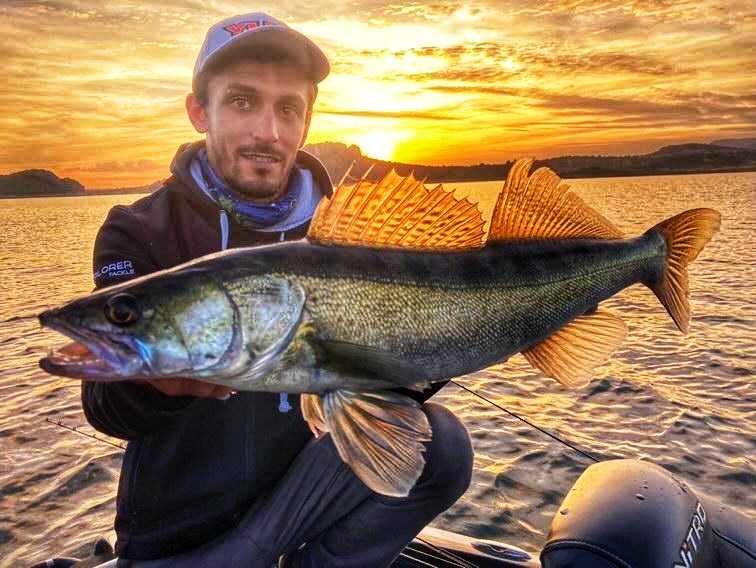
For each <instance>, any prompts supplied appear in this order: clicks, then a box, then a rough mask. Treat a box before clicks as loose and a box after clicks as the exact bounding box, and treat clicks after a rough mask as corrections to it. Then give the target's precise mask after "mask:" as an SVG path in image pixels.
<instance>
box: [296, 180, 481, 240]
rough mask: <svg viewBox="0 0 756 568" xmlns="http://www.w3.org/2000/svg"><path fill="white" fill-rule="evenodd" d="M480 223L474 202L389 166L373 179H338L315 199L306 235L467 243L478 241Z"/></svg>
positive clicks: (324, 238) (316, 237)
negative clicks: (331, 190) (325, 194)
mask: <svg viewBox="0 0 756 568" xmlns="http://www.w3.org/2000/svg"><path fill="white" fill-rule="evenodd" d="M483 226H484V221H483V217H482V215H481V213H480V210H479V209H478V206H477V205H476V204H475V203H472V202H471V201H468V200H467V199H459V198H457V197H456V196H455V195H454V193H453V192H450V191H446V190H445V189H444V188H443V187H442V186H441V185H437V186H436V187H434V188H430V189H429V188H427V187H425V184H424V183H423V182H422V181H418V180H417V179H415V177H414V176H413V175H412V174H410V175H409V176H406V177H403V176H400V175H398V174H397V173H396V172H395V171H393V170H392V171H390V172H389V173H388V174H386V176H384V177H383V178H382V179H381V180H380V181H378V182H373V181H370V180H368V179H366V178H365V177H363V178H362V179H360V180H358V181H356V182H355V183H353V184H349V185H346V184H343V183H342V184H341V185H339V187H337V188H336V190H335V191H334V194H333V196H332V197H331V198H330V199H322V200H321V201H320V204H319V205H318V208H317V210H316V211H315V215H314V217H313V219H312V223H311V224H310V230H309V233H308V235H307V237H308V238H309V239H310V240H311V241H313V242H317V243H321V244H340V245H347V244H349V245H362V246H380V247H386V248H412V249H447V250H448V249H469V248H479V247H481V246H483V242H484V240H485V233H484V232H483Z"/></svg>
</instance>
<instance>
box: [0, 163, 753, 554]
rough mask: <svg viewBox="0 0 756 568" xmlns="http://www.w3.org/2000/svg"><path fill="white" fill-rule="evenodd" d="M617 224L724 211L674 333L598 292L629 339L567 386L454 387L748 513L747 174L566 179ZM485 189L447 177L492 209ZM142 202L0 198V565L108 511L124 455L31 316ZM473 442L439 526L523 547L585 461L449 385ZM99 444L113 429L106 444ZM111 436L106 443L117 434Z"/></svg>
mask: <svg viewBox="0 0 756 568" xmlns="http://www.w3.org/2000/svg"><path fill="white" fill-rule="evenodd" d="M569 183H570V184H571V185H572V187H573V188H574V189H575V190H576V191H578V192H579V193H580V194H581V195H582V196H583V197H584V199H585V200H586V201H587V202H588V203H590V204H591V205H592V206H594V207H595V208H596V209H598V210H599V211H602V212H603V213H604V214H605V215H606V216H607V217H608V218H610V219H611V220H613V221H614V222H615V223H616V224H617V225H618V226H619V227H620V228H621V229H623V230H625V231H626V232H627V234H628V235H634V234H637V233H640V232H642V231H644V230H646V229H647V228H649V227H651V226H652V225H654V224H656V223H657V222H659V221H661V220H663V219H665V218H667V217H669V216H670V215H673V214H675V213H677V212H679V211H681V210H684V209H688V208H691V207H701V206H705V207H714V208H716V209H718V210H720V211H721V212H722V214H723V223H722V229H721V231H720V233H719V234H718V235H717V236H716V237H715V239H714V241H713V242H712V243H710V244H709V246H708V247H707V248H706V249H705V250H704V252H703V253H702V255H701V257H700V258H699V259H698V261H697V262H696V264H694V265H693V267H692V270H691V288H692V298H691V303H692V306H693V319H692V322H691V330H690V332H689V334H688V335H687V336H683V335H681V334H679V333H678V332H677V331H676V329H675V328H674V325H673V324H672V322H671V320H670V319H669V317H668V316H667V314H666V312H665V311H664V309H663V308H662V307H661V306H660V305H659V304H658V302H657V300H656V299H655V297H654V296H653V294H652V293H651V292H650V291H648V290H646V289H645V288H643V287H641V286H636V287H633V288H630V289H628V290H626V291H624V292H623V293H621V294H620V295H618V296H617V297H615V298H612V299H610V300H609V301H607V302H605V304H606V306H607V307H608V308H610V309H611V310H613V311H614V312H616V313H618V314H621V315H622V317H623V318H624V319H625V321H626V322H627V323H628V327H629V335H628V338H627V341H626V342H625V344H624V345H623V346H622V348H621V349H620V350H619V351H618V352H617V353H615V355H614V357H613V358H612V359H611V361H610V362H609V363H608V364H607V365H605V366H603V367H601V368H600V369H598V370H597V372H596V377H595V380H594V381H593V382H592V383H591V384H590V385H589V386H587V387H585V388H583V389H580V390H570V389H567V388H565V387H563V386H561V385H560V384H558V383H557V382H555V381H553V380H550V379H545V378H543V377H542V376H541V375H540V374H539V373H538V372H537V371H535V370H533V369H531V368H530V367H529V365H528V364H527V362H525V360H524V359H523V358H522V357H521V356H519V355H518V356H516V357H514V358H512V359H510V360H509V361H508V362H507V363H506V364H502V365H498V366H495V367H492V368H490V369H487V370H485V371H483V372H480V373H476V374H474V375H470V376H467V377H464V378H462V379H460V383H461V384H463V385H465V386H466V387H468V388H470V389H472V390H474V391H477V392H480V393H481V394H484V395H485V396H486V397H487V398H489V399H491V400H493V401H495V402H496V403H497V404H499V405H501V406H502V407H504V408H506V409H507V410H509V411H510V412H513V413H515V414H517V415H519V416H522V417H524V418H527V419H528V420H529V421H531V422H533V423H535V424H538V425H540V426H542V427H543V428H545V429H547V430H549V431H550V432H552V433H554V434H556V435H558V436H560V437H563V438H564V439H566V440H569V441H570V442H571V443H573V444H575V445H577V446H578V447H580V448H581V449H582V450H584V451H585V452H587V453H589V454H590V455H592V456H595V457H596V458H598V459H610V458H620V457H634V458H641V459H646V460H649V461H653V462H655V463H657V464H659V465H661V466H663V467H665V468H667V469H668V470H670V471H672V472H674V473H675V474H678V475H679V477H681V478H683V479H684V480H686V481H688V482H689V484H690V485H691V486H692V487H693V488H694V489H696V490H700V491H703V492H707V493H708V494H710V495H711V496H714V497H716V498H717V499H719V500H721V501H722V502H724V503H725V504H727V505H730V506H733V507H736V508H738V509H740V510H741V511H743V512H745V513H746V514H749V515H751V516H753V515H755V514H756V473H755V472H754V465H753V461H752V456H753V455H755V454H756V451H755V450H756V420H755V413H756V399H755V397H754V384H753V372H754V360H755V358H754V355H755V354H756V332H754V321H755V320H756V302H755V300H756V293H755V291H754V282H755V281H756V279H755V278H754V277H755V276H756V252H755V250H754V245H753V243H754V241H755V240H756V239H755V237H756V230H755V229H756V215H755V214H754V210H755V209H754V206H755V205H756V203H755V201H756V199H755V197H756V173H745V174H712V175H689V176H653V177H640V178H612V179H594V180H570V181H569ZM499 186H500V183H498V182H496V183H494V182H481V183H468V184H457V185H454V186H453V187H457V188H458V190H459V191H460V192H461V193H465V194H468V195H471V196H473V197H474V198H475V199H479V200H480V201H481V203H482V206H483V209H484V210H485V211H486V213H487V214H490V208H491V204H490V201H491V196H492V195H495V193H496V191H497V190H498V187H499ZM138 197H139V196H135V195H124V196H92V197H61V198H49V199H14V200H2V201H0V225H1V226H2V228H3V231H2V233H3V235H2V237H0V238H1V239H2V240H1V241H0V347H1V348H2V352H3V356H2V358H0V559H2V560H0V565H1V566H16V565H21V566H24V565H28V564H31V563H32V562H36V561H39V560H42V559H45V558H47V557H50V556H53V555H78V554H84V553H86V552H85V551H86V550H87V549H88V548H89V547H91V545H92V543H93V542H94V540H95V539H96V538H97V536H100V535H104V536H106V537H108V538H109V539H110V540H111V542H113V541H114V534H113V532H112V522H113V515H114V499H115V491H116V485H117V481H118V472H119V469H120V459H121V453H122V452H121V450H120V449H119V448H117V447H114V446H111V445H109V444H108V443H105V442H104V441H99V440H94V439H91V438H87V437H85V436H83V435H79V434H76V433H74V432H71V431H69V430H66V429H64V428H62V427H60V426H56V425H54V424H52V423H50V422H48V421H47V420H54V421H56V422H59V423H62V424H64V425H67V426H72V427H75V426H79V425H81V426H82V427H81V430H82V431H83V432H84V433H87V434H93V433H94V431H93V430H92V429H91V428H89V427H87V426H86V425H85V422H84V419H83V416H82V414H81V406H80V402H79V385H78V384H77V383H76V382H73V381H70V380H67V379H60V378H55V377H51V376H49V375H46V374H44V373H43V372H42V371H40V370H39V369H38V367H37V361H38V360H39V358H40V357H42V356H44V355H45V353H46V352H47V350H48V349H49V347H50V346H51V345H56V344H60V343H61V338H60V336H58V335H57V334H55V333H54V332H51V331H48V330H43V329H41V328H40V327H39V325H38V323H37V320H36V315H37V314H38V313H39V312H40V311H42V310H44V309H46V308H48V307H51V306H54V305H57V304H59V303H61V302H63V301H66V300H68V299H71V298H72V297H74V296H77V295H81V294H85V293H87V292H88V291H89V290H90V289H91V288H92V276H91V254H92V243H93V241H94V237H95V235H96V232H97V229H98V227H99V226H100V224H101V223H102V221H103V220H104V219H105V216H106V214H107V211H108V210H109V209H110V207H112V206H113V205H115V204H116V203H129V202H131V201H134V200H135V199H137V198H138ZM436 399H437V400H439V401H441V402H443V403H444V404H446V405H447V406H449V407H450V408H451V409H453V410H454V412H455V413H456V414H457V415H458V416H460V417H461V418H462V419H463V420H464V422H465V424H466V425H467V427H468V429H469V430H470V433H471V435H472V438H473V444H474V446H475V451H476V463H475V465H476V471H475V475H474V478H473V482H472V485H471V487H470V489H469V491H468V492H467V494H466V495H465V496H464V497H463V498H462V499H461V500H460V501H459V502H458V503H457V504H456V505H455V506H454V507H453V508H452V509H450V510H449V511H448V512H447V513H445V514H444V515H443V516H442V517H440V518H439V519H437V521H436V523H435V524H436V525H437V526H440V527H442V528H446V529H449V530H454V531H457V532H462V533H466V534H471V535H475V536H480V537H485V538H492V539H497V540H502V541H505V542H509V543H511V544H515V545H518V546H521V547H523V548H526V549H528V550H530V551H537V550H538V549H539V547H540V546H541V545H542V543H543V541H544V539H545V536H546V534H547V532H548V527H549V523H550V521H551V518H552V517H553V515H554V513H555V512H556V509H557V507H558V505H559V503H560V502H561V499H562V497H563V496H564V494H565V493H566V492H567V491H568V489H569V487H570V486H571V485H572V483H573V482H574V481H575V480H576V479H577V477H578V476H579V475H580V473H581V472H582V471H583V470H584V469H585V468H586V467H587V466H588V465H590V463H591V461H590V460H589V459H588V458H586V457H584V456H582V455H580V454H579V453H577V452H575V451H573V450H571V449H569V448H568V447H566V446H564V445H562V444H559V443H558V442H555V441H553V440H552V439H551V438H549V437H547V436H545V435H544V434H542V433H541V432H539V431H537V430H535V429H533V428H532V427H530V426H527V425H526V424H524V423H523V422H521V421H519V420H517V419H516V418H513V417H512V416H511V415H508V414H506V413H504V412H502V411H501V410H499V409H497V408H494V407H493V406H491V405H489V404H487V403H484V402H483V401H481V400H480V399H479V398H477V397H475V396H473V395H471V394H469V393H467V392H466V391H463V390H461V389H460V388H459V387H457V386H455V385H453V384H449V385H448V386H446V387H445V388H444V389H443V390H442V391H441V392H440V393H439V394H438V395H437V396H436ZM111 442H112V440H111ZM114 442H116V443H117V442H118V441H117V440H115V441H114Z"/></svg>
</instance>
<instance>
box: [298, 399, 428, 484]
mask: <svg viewBox="0 0 756 568" xmlns="http://www.w3.org/2000/svg"><path fill="white" fill-rule="evenodd" d="M301 404H302V412H303V415H304V418H305V420H306V421H307V422H308V424H310V428H312V429H313V430H314V431H315V430H317V431H321V432H323V431H329V432H330V433H331V437H332V439H333V443H334V445H335V446H336V450H337V451H338V452H339V456H340V457H341V459H342V460H343V461H344V463H346V464H347V465H349V467H350V468H351V469H352V471H353V472H354V474H355V475H356V476H357V477H359V478H360V480H362V482H363V483H364V484H365V485H367V486H368V487H369V488H370V489H372V490H373V491H375V492H377V493H381V494H382V495H389V496H392V497H406V496H407V494H408V493H409V492H410V489H412V487H413V486H414V485H415V482H416V481H417V479H418V478H419V477H420V474H421V473H422V471H423V467H425V459H424V458H423V451H424V449H425V446H423V442H427V441H429V440H430V439H431V428H430V423H429V422H428V417H427V416H426V415H425V413H424V412H423V411H422V410H421V408H420V405H419V404H418V403H417V402H415V401H414V400H412V399H411V398H409V397H407V396H404V395H402V394H399V393H394V392H390V391H368V392H361V393H358V392H352V391H347V390H337V391H331V392H328V393H326V394H324V395H323V396H322V397H321V396H318V395H314V394H305V395H302V402H301Z"/></svg>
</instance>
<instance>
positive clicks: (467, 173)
mask: <svg viewBox="0 0 756 568" xmlns="http://www.w3.org/2000/svg"><path fill="white" fill-rule="evenodd" d="M717 142H719V144H718V143H717ZM723 143H725V144H727V145H720V144H723ZM304 150H306V151H308V152H310V153H312V154H314V155H315V156H317V157H318V158H319V159H320V161H321V162H322V163H323V165H324V166H325V167H326V169H327V170H328V173H329V175H330V176H331V179H332V180H340V179H342V178H343V176H344V175H345V174H346V173H347V171H349V174H350V176H352V177H355V178H359V177H361V176H365V175H367V176H369V177H370V179H374V180H375V179H378V178H380V177H382V176H384V175H385V174H386V173H388V172H389V171H390V170H391V169H394V170H395V171H396V172H397V173H398V174H399V175H401V176H407V175H409V174H410V173H413V174H414V176H415V177H416V178H417V179H423V180H425V182H426V183H446V184H450V183H470V182H483V181H503V180H505V179H506V177H507V175H508V172H509V169H510V168H511V167H512V164H513V163H514V161H512V160H510V161H507V162H503V163H497V164H487V163H481V164H477V165H457V166H455V165H440V166H430V165H422V164H407V163H402V162H392V161H386V160H376V159H374V158H370V157H369V156H364V155H363V154H362V151H361V150H360V148H359V147H358V146H354V145H352V146H347V145H346V144H343V143H341V142H319V143H317V144H311V145H306V146H305V147H304ZM542 166H546V167H549V168H551V169H552V170H553V171H554V172H556V173H557V175H559V177H561V178H562V179H594V178H622V177H644V176H669V175H696V174H733V173H747V172H753V171H756V138H748V139H740V140H721V141H715V143H712V144H698V143H690V144H677V145H672V146H664V147H662V148H660V149H659V150H657V151H655V152H653V153H650V154H642V155H636V156H576V155H569V156H559V157H554V158H544V159H538V160H535V162H534V168H538V167H542ZM368 172H370V173H368ZM161 185H162V181H158V182H155V183H152V184H149V185H144V186H141V187H133V186H132V187H126V188H107V189H96V190H95V189H89V190H88V189H86V188H85V187H84V186H83V185H82V184H81V183H79V182H78V181H76V180H73V179H69V178H65V179H61V178H59V177H58V176H56V175H55V174H53V173H52V172H50V171H48V170H26V171H22V172H15V173H13V174H9V175H3V176H0V198H11V199H19V198H28V197H67V196H76V195H79V196H82V195H84V196H93V195H134V194H149V193H152V192H153V191H154V190H155V189H156V188H157V187H160V186H161Z"/></svg>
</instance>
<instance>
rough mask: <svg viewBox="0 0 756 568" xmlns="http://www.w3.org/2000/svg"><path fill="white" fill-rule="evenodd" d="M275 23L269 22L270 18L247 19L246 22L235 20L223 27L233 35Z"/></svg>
mask: <svg viewBox="0 0 756 568" xmlns="http://www.w3.org/2000/svg"><path fill="white" fill-rule="evenodd" d="M272 25H275V24H274V23H273V22H269V21H268V20H247V21H244V22H235V23H233V24H231V25H228V26H223V29H224V30H226V31H227V32H228V33H230V34H231V36H232V37H233V36H237V35H239V34H240V33H242V32H246V31H249V30H254V29H255V28H259V27H262V26H272Z"/></svg>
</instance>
